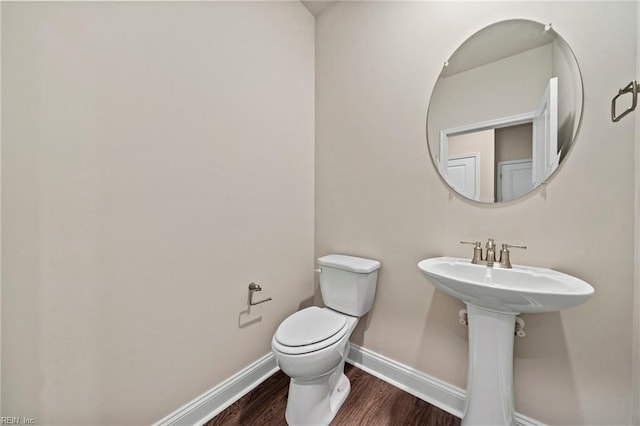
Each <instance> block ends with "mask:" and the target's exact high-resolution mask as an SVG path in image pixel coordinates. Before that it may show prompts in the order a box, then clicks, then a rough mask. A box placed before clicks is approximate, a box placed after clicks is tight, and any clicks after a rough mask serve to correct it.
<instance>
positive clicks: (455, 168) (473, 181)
mask: <svg viewBox="0 0 640 426" xmlns="http://www.w3.org/2000/svg"><path fill="white" fill-rule="evenodd" d="M479 160H480V154H478V153H473V154H464V155H455V156H454V155H452V156H450V157H449V160H448V162H447V175H446V176H447V182H448V183H449V185H451V187H452V188H453V189H455V190H456V191H458V193H460V194H461V195H463V196H465V197H467V198H471V199H472V200H478V199H479V198H480V176H479V172H480V167H479V165H478V162H479Z"/></svg>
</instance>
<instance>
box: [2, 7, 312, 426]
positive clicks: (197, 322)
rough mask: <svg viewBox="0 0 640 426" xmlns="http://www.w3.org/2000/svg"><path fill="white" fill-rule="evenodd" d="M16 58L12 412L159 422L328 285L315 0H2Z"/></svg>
mask: <svg viewBox="0 0 640 426" xmlns="http://www.w3.org/2000/svg"><path fill="white" fill-rule="evenodd" d="M2 67H3V70H2V71H3V73H2V77H3V80H2V97H3V99H2V101H3V110H2V114H3V115H2V119H3V123H4V124H5V126H4V127H3V128H2V205H3V214H2V229H3V231H4V232H3V235H2V246H3V252H2V285H3V289H2V389H3V394H2V408H3V415H5V416H29V417H35V418H36V419H37V421H38V424H59V425H63V424H64V425H67V424H82V425H92V424H104V425H116V424H117V425H124V424H132V425H133V424H149V423H152V422H153V421H156V420H159V419H160V418H162V417H164V416H165V415H167V414H169V413H170V412H171V411H173V410H175V409H177V408H178V407H180V406H181V405H182V404H184V403H186V402H188V401H190V400H191V399H193V398H194V397H196V396H199V395H200V394H202V393H203V392H204V391H206V390H208V389H210V388H211V387H213V386H214V385H216V384H218V383H219V382H221V381H222V380H224V379H225V378H227V377H229V376H231V375H232V374H234V373H236V372H237V371H239V370H241V369H242V368H244V367H246V366H247V365H249V364H250V363H252V362H253V361H255V360H257V359H258V358H259V357H261V356H262V355H264V354H266V353H267V352H269V351H270V339H271V336H272V334H273V331H274V330H275V328H276V327H277V325H278V324H279V323H280V322H281V321H282V319H283V318H285V316H287V315H289V314H290V313H292V312H294V311H295V310H297V309H298V306H299V304H300V303H301V302H302V301H304V300H305V299H307V298H310V297H311V296H312V295H313V273H312V268H313V208H314V206H313V197H314V196H313V193H314V184H313V179H314V176H313V169H314V163H313V161H314V146H313V137H314V135H313V128H314V127H313V120H314V106H313V105H314V21H313V17H312V16H311V15H310V14H309V12H308V11H307V10H306V9H305V8H304V7H303V6H302V5H301V4H299V3H297V2H283V3H276V2H268V3H267V2H257V3H240V2H237V3H234V2H227V3H221V2H188V3H187V2H184V3H182V2H164V3H163V2H160V3H157V2H140V3H137V2H131V3H117V2H104V3H91V2H89V3H80V2H78V3H62V2H60V3H48V2H44V3H31V2H29V3H6V2H3V4H2ZM250 281H256V282H258V283H259V284H261V285H262V287H263V289H264V290H263V293H262V294H261V296H264V297H267V296H271V297H273V301H272V302H270V303H266V304H263V305H260V306H258V307H255V308H253V309H252V311H251V313H250V314H249V315H248V314H246V313H244V311H246V309H247V285H248V283H249V282H250ZM254 320H258V321H256V322H254V323H252V324H251V322H252V321H254ZM247 324H249V325H247Z"/></svg>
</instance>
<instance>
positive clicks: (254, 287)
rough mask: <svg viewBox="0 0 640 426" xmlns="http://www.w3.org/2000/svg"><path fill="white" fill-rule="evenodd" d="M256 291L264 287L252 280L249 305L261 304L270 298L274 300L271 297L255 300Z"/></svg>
mask: <svg viewBox="0 0 640 426" xmlns="http://www.w3.org/2000/svg"><path fill="white" fill-rule="evenodd" d="M256 291H262V287H260V286H259V285H258V284H256V283H254V282H251V283H249V305H251V306H255V305H259V304H261V303H264V302H268V301H269V300H273V299H271V298H270V297H268V298H266V299H264V300H259V301H257V302H254V301H253V293H255V292H256Z"/></svg>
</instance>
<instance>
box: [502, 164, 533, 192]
mask: <svg viewBox="0 0 640 426" xmlns="http://www.w3.org/2000/svg"><path fill="white" fill-rule="evenodd" d="M532 164H533V163H532V161H531V159H528V160H511V161H500V162H498V166H497V167H496V172H497V179H496V185H497V189H496V197H497V200H496V201H510V200H514V199H516V198H520V197H522V196H523V195H525V194H527V193H528V192H529V191H531V188H532V186H533V183H532V182H531V171H532Z"/></svg>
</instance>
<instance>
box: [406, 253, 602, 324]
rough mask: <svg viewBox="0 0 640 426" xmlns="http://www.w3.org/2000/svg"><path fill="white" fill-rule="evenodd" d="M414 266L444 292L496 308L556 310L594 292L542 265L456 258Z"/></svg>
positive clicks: (576, 302) (516, 310) (513, 310)
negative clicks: (499, 264) (496, 264)
mask: <svg viewBox="0 0 640 426" xmlns="http://www.w3.org/2000/svg"><path fill="white" fill-rule="evenodd" d="M418 268H419V269H420V270H421V271H422V273H423V274H424V276H425V277H426V278H427V279H428V280H429V281H430V282H431V283H432V284H433V285H434V286H435V287H436V288H439V289H440V290H442V291H444V292H445V293H448V294H450V295H451V296H453V297H456V298H458V299H460V300H462V301H463V302H467V303H471V304H473V305H475V306H478V307H483V308H489V309H495V310H499V311H508V312H517V313H520V312H525V313H536V312H552V311H559V310H562V309H566V308H571V307H573V306H577V305H580V304H582V303H584V302H586V301H587V300H588V299H589V298H590V297H591V296H592V295H593V293H594V290H593V287H591V286H590V285H589V284H587V283H586V282H584V281H582V280H580V279H578V278H575V277H572V276H571V275H567V274H563V273H562V272H558V271H554V270H552V269H546V268H536V267H531V266H520V265H513V269H502V268H497V267H487V266H484V265H474V264H472V263H471V261H470V260H469V259H462V258H456V257H436V258H432V259H425V260H423V261H421V262H419V263H418Z"/></svg>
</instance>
